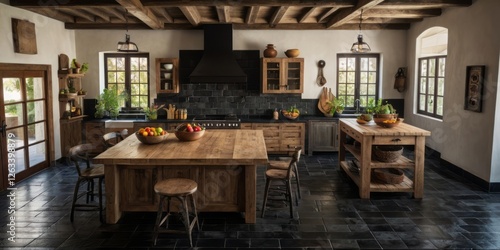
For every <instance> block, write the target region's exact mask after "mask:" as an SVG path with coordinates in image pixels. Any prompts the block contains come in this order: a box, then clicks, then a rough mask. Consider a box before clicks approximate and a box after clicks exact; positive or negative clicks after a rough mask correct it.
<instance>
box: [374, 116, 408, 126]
mask: <svg viewBox="0 0 500 250" xmlns="http://www.w3.org/2000/svg"><path fill="white" fill-rule="evenodd" d="M384 121H387V120H384ZM384 121H378V122H377V121H376V122H375V123H376V124H377V125H379V126H380V127H384V128H394V127H396V126H398V125H399V124H401V123H403V119H401V118H398V119H396V122H395V123H387V122H384Z"/></svg>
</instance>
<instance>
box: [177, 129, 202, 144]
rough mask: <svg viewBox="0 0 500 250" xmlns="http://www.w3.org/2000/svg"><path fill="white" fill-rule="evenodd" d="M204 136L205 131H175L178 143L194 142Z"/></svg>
mask: <svg viewBox="0 0 500 250" xmlns="http://www.w3.org/2000/svg"><path fill="white" fill-rule="evenodd" d="M204 134H205V129H204V130H200V131H193V132H187V131H175V137H177V139H179V141H196V140H198V139H200V138H201V137H203V135H204Z"/></svg>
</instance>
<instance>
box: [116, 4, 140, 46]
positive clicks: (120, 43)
mask: <svg viewBox="0 0 500 250" xmlns="http://www.w3.org/2000/svg"><path fill="white" fill-rule="evenodd" d="M125 12H126V15H125V28H126V29H127V33H126V34H125V42H118V45H117V50H118V51H121V52H138V51H139V47H137V45H136V44H135V43H133V42H131V41H130V35H129V34H128V18H127V16H128V10H126V9H125Z"/></svg>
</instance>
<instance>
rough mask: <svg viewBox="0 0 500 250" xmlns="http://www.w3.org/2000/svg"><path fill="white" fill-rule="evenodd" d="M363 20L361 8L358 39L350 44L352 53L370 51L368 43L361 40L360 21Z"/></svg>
mask: <svg viewBox="0 0 500 250" xmlns="http://www.w3.org/2000/svg"><path fill="white" fill-rule="evenodd" d="M362 22H363V9H361V14H360V15H359V35H358V41H357V42H355V43H353V44H352V47H351V52H353V53H365V52H370V51H371V49H370V45H368V44H367V43H365V42H363V35H361V23H362Z"/></svg>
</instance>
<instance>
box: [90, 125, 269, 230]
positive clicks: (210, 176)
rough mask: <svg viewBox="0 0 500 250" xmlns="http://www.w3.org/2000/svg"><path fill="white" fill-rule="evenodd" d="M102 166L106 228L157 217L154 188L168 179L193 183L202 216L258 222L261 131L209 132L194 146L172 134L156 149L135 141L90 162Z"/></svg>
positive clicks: (262, 151)
mask: <svg viewBox="0 0 500 250" xmlns="http://www.w3.org/2000/svg"><path fill="white" fill-rule="evenodd" d="M94 162H95V163H101V164H104V168H105V183H106V222H107V223H111V224H114V223H116V222H118V220H119V219H120V218H121V215H122V212H127V211H151V212H153V211H156V210H157V209H158V197H157V195H156V194H155V193H154V190H153V187H154V185H155V184H156V182H158V181H160V180H162V179H166V178H178V177H181V178H189V179H192V180H194V181H196V182H197V184H198V191H197V192H196V193H195V197H196V202H197V207H198V208H199V209H198V210H199V211H202V212H244V216H245V222H246V223H255V221H256V175H257V173H256V170H257V166H258V165H266V164H267V162H268V158H267V151H266V145H265V142H264V135H263V132H262V130H232V129H231V130H229V129H228V130H207V131H206V132H205V135H204V136H203V137H202V138H200V139H198V140H196V141H189V142H183V141H179V140H178V139H177V137H175V135H174V134H172V133H171V134H169V135H168V137H167V139H166V140H165V141H163V142H161V143H159V144H153V145H148V144H143V143H141V142H140V141H139V140H138V139H137V137H136V136H135V135H130V136H128V137H127V138H126V139H125V140H123V141H121V142H120V143H118V144H117V145H115V146H113V147H111V148H109V149H107V150H106V151H104V152H103V153H101V154H100V155H98V156H97V157H95V158H94Z"/></svg>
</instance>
